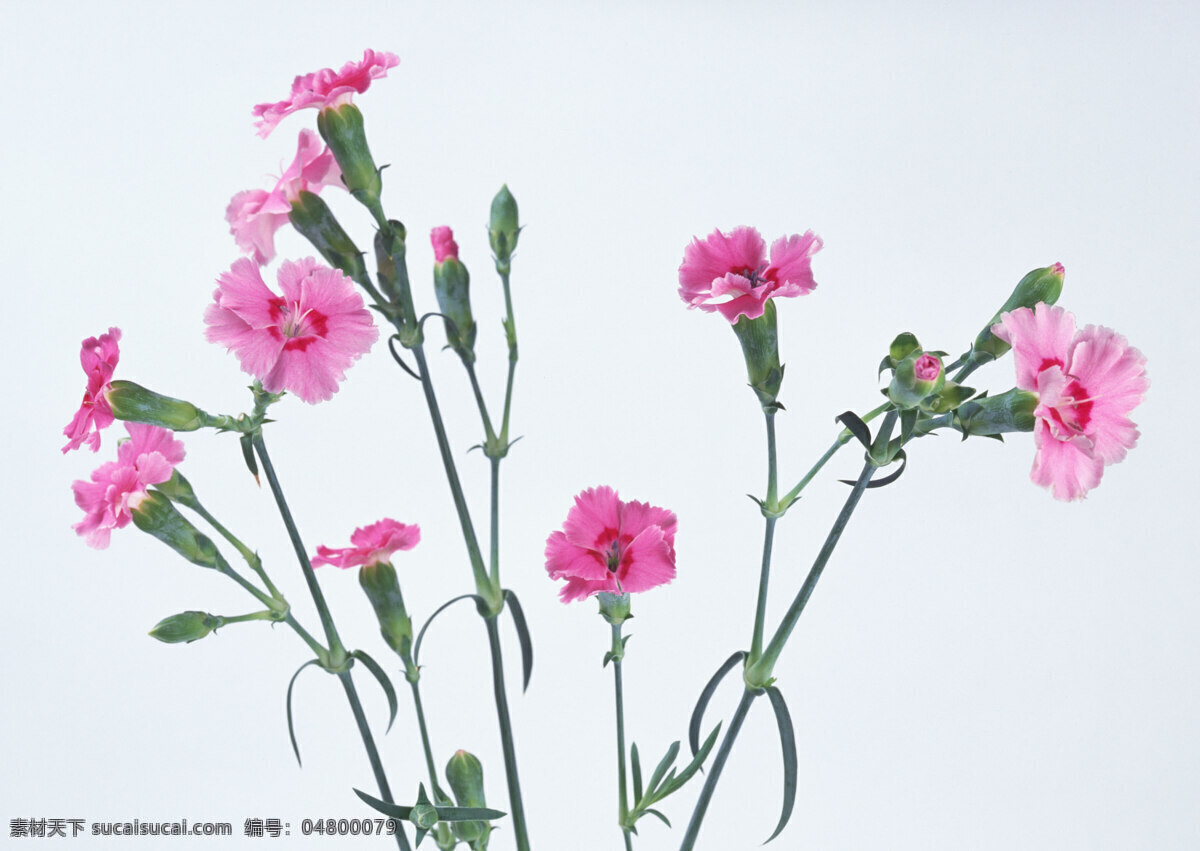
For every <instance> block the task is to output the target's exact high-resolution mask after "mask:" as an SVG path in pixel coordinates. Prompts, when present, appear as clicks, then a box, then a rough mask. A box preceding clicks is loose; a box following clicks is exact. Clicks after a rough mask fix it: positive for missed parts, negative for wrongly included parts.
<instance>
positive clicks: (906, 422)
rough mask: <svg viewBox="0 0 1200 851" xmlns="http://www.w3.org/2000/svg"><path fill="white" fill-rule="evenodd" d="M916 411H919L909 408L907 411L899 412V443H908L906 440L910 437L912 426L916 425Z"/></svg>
mask: <svg viewBox="0 0 1200 851" xmlns="http://www.w3.org/2000/svg"><path fill="white" fill-rule="evenodd" d="M918 413H919V411H917V409H916V408H910V409H908V410H907V411H901V412H900V442H901V443H908V441H909V440H910V439H911V438H912V433H913V428H915V427H916V425H917V414H918Z"/></svg>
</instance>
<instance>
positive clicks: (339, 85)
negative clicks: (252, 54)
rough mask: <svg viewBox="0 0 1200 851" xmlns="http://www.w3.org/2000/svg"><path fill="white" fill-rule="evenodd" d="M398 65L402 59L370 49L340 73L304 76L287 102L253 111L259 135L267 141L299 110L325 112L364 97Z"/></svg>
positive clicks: (323, 71)
mask: <svg viewBox="0 0 1200 851" xmlns="http://www.w3.org/2000/svg"><path fill="white" fill-rule="evenodd" d="M399 64H400V57H398V56H397V55H396V54H394V53H384V52H376V51H374V50H369V49H368V50H364V51H363V58H362V61H361V62H354V61H350V62H347V63H346V64H345V65H343V66H342V70H340V71H334V70H333V69H332V68H322V69H321V70H320V71H314V72H313V73H311V74H302V75H301V76H299V77H297V78H296V79H295V80H293V81H292V94H291V96H290V97H288V99H287V100H281V101H279V102H278V103H260V104H258V105H257V106H255V107H254V110H253V112H254V117H255V118H256V119H258V120H257V121H256V122H255V124H256V126H257V127H258V135H259V136H262V137H263V138H264V139H265V138H266V137H267V136H270V135H271V131H272V130H274V129H275V127H276V125H278V124H279V122H280V121H282V120H283V119H284V117H286V116H288V115H291V114H292V113H293V112H295V111H296V110H299V109H304V108H305V107H314V108H316V109H325V108H326V107H330V106H340V105H341V104H343V103H350V102H351V101H352V100H353V97H354V93H355V92H358V93H359V94H362V93H363V92H365V91H366V90H367V89H368V88H370V86H371V81H372V80H378V79H381V78H383V77H386V76H387V72H388V69H389V68H395V67H396V66H397V65H399Z"/></svg>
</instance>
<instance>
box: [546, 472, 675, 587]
mask: <svg viewBox="0 0 1200 851" xmlns="http://www.w3.org/2000/svg"><path fill="white" fill-rule="evenodd" d="M675 526H676V520H675V514H674V513H673V512H671V511H667V510H666V509H665V508H657V507H655V506H653V505H647V504H646V503H644V502H622V501H621V499H620V498H619V497H618V496H617V492H616V491H614V490H613V489H612V488H610V487H599V488H588V489H587V490H585V491H584V492H583V493H581V494H579V496H577V497H575V506H574V507H573V508H572V509H571V511H570V512H569V513H568V514H567V521H566V522H565V523H564V524H563V530H562V531H561V532H554V533H553V534H551V535H550V537H549V538H548V539H547V540H546V571H547V572H548V573H549V574H550V578H551V579H565V580H567V584H566V585H565V586H563V589H562V591H560V592H559V597H560V598H561V599H562V601H563V602H564V603H569V602H571V601H572V600H582V599H585V598H587V597H590V596H591V595H593V594H598V593H600V592H601V591H609V592H612V593H614V594H619V593H622V592H630V591H648V590H649V589H651V588H654V587H655V586H657V585H663V584H664V583H667V582H670V581H671V580H672V579H674V578H675Z"/></svg>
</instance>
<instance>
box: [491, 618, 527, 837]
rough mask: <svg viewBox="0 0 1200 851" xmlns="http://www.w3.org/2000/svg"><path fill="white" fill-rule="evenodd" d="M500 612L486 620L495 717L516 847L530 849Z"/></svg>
mask: <svg viewBox="0 0 1200 851" xmlns="http://www.w3.org/2000/svg"><path fill="white" fill-rule="evenodd" d="M497 620H498V618H497V616H496V615H492V616H491V617H489V618H486V619H485V620H484V623H485V624H487V633H488V645H489V646H490V647H491V650H492V687H493V691H494V692H495V695H496V717H497V718H498V719H499V721H500V742H501V744H502V745H503V747H504V773H505V775H506V776H507V778H508V801H509V808H510V809H511V810H512V812H511V816H512V826H513V833H514V834H516V840H517V851H529V835H528V833H527V832H526V829H525V805H524V804H523V803H522V802H521V780H520V778H519V777H518V776H517V749H516V745H515V744H514V743H513V734H512V721H511V720H510V719H509V717H508V696H507V694H506V692H505V689H504V658H503V656H502V655H501V653H500V629H499V626H498V624H497Z"/></svg>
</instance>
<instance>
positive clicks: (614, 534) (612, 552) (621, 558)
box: [592, 528, 633, 573]
mask: <svg viewBox="0 0 1200 851" xmlns="http://www.w3.org/2000/svg"><path fill="white" fill-rule="evenodd" d="M632 540H633V538H632V537H631V536H629V535H622V534H621V533H620V532H619V531H618V530H617V529H611V528H609V529H605V530H604V531H603V532H601V533H600V534H599V535H597V536H596V542H595V543H594V544H593V545H592V547H593V549H595V550H596V554H597V555H598V556H599V557H600V560H601V562H602V563H603V564H604V566H605V567H606V568H608V571H609V573H616V572H617V571H618V570H619V569H620V568H622V567H626V566H627V565H626V564H625V562H627V561H628V553H627V550H628V548H629V543H630V542H631V541H632Z"/></svg>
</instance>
